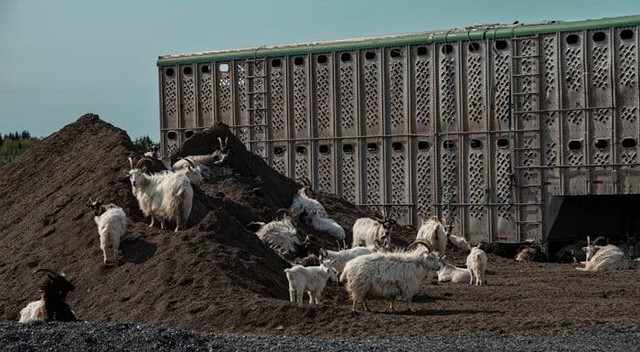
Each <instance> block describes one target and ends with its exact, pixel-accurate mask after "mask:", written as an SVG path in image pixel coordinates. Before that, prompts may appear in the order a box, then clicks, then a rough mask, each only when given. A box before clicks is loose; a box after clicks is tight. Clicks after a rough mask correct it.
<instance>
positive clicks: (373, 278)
mask: <svg viewBox="0 0 640 352" xmlns="http://www.w3.org/2000/svg"><path fill="white" fill-rule="evenodd" d="M420 243H421V244H423V245H424V246H425V247H426V248H427V250H426V251H410V252H386V253H380V252H378V253H372V254H367V255H363V256H359V257H356V258H354V259H352V260H350V261H348V262H347V265H345V267H344V271H343V272H342V275H340V281H342V282H346V289H347V292H349V293H350V294H351V299H352V300H353V306H352V308H351V309H352V310H354V311H355V310H356V306H357V304H358V302H360V301H362V304H363V307H364V310H366V311H368V310H369V308H368V307H367V301H366V299H367V298H386V299H389V300H390V301H391V304H390V306H389V309H391V310H392V311H393V302H394V301H395V300H396V299H400V300H403V301H405V302H407V303H411V300H412V299H413V296H414V295H415V294H416V293H417V292H418V289H419V288H420V284H421V283H422V280H423V279H424V277H425V275H426V274H427V272H428V271H435V270H438V268H439V264H438V262H439V255H438V253H436V252H432V251H431V245H430V244H428V243H424V242H420ZM409 309H410V310H411V308H409Z"/></svg>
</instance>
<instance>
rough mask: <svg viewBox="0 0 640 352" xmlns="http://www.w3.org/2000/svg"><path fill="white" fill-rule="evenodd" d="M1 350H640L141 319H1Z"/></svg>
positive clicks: (565, 340)
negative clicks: (210, 329)
mask: <svg viewBox="0 0 640 352" xmlns="http://www.w3.org/2000/svg"><path fill="white" fill-rule="evenodd" d="M0 350H1V351H3V352H31V351H64V352H76V351H78V352H81V351H82V352H87V351H109V352H114V351H135V352H146V351H149V352H163V351H173V352H182V351H184V352H187V351H188V352H197V351H258V350H260V351H302V350H305V351H424V350H433V351H482V350H490V351H582V352H584V351H639V350H640V334H638V333H631V334H630V333H624V334H621V333H607V332H603V331H600V332H596V333H593V334H589V335H583V334H580V335H575V334H568V335H556V336H536V335H513V334H502V335H473V336H469V335H464V336H448V337H410V336H408V337H393V338H367V339H343V338H341V339H337V340H325V339H310V338H305V337H286V336H285V337H277V336H264V335H240V334H225V333H222V334H218V333H216V334H205V333H196V332H190V331H185V330H178V329H173V328H165V327H158V326H151V325H141V324H104V323H88V322H77V323H48V324H42V323H39V324H27V325H22V324H18V323H0Z"/></svg>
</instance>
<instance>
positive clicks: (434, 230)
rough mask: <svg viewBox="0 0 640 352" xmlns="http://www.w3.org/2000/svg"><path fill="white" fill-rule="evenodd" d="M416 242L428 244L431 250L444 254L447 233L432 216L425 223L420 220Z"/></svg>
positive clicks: (435, 217) (436, 218)
mask: <svg viewBox="0 0 640 352" xmlns="http://www.w3.org/2000/svg"><path fill="white" fill-rule="evenodd" d="M416 240H421V241H425V242H427V243H430V244H431V246H432V247H433V249H434V250H435V251H437V252H439V253H440V254H444V252H445V250H446V249H447V233H446V231H445V230H444V226H443V225H442V223H441V222H440V220H438V217H437V216H432V217H431V218H429V220H427V221H426V222H425V221H424V220H422V226H420V229H419V230H418V234H417V235H416Z"/></svg>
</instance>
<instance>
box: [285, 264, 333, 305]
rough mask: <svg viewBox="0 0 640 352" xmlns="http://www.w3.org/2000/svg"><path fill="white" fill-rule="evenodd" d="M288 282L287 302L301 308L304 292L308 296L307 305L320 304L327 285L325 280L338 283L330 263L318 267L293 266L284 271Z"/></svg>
mask: <svg viewBox="0 0 640 352" xmlns="http://www.w3.org/2000/svg"><path fill="white" fill-rule="evenodd" d="M284 273H285V275H286V276H287V280H288V281H289V300H290V301H291V303H298V305H300V306H302V296H303V295H304V293H305V292H307V294H308V295H309V304H316V305H318V304H320V297H321V295H322V291H324V288H325V286H326V285H327V280H328V279H331V281H335V282H337V281H338V278H337V275H336V271H335V270H334V269H333V268H332V267H331V262H330V261H328V260H325V261H323V262H322V263H321V264H320V266H306V267H305V266H302V265H294V266H293V267H291V268H288V269H284Z"/></svg>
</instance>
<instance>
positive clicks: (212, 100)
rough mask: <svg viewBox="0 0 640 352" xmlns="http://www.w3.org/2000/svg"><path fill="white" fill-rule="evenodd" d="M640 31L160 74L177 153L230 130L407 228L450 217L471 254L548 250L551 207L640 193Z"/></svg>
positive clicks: (370, 49)
mask: <svg viewBox="0 0 640 352" xmlns="http://www.w3.org/2000/svg"><path fill="white" fill-rule="evenodd" d="M639 24H640V16H630V17H625V18H620V19H603V20H595V21H585V22H577V23H570V24H563V23H556V24H554V23H551V24H541V25H536V26H526V25H525V26H522V25H503V26H492V27H491V26H490V27H482V26H480V27H477V28H472V29H466V30H453V31H447V32H434V33H427V34H418V35H407V36H398V37H386V38H374V39H371V40H366V39H365V40H360V41H357V40H356V41H352V42H336V43H331V42H329V43H319V44H308V45H302V46H286V47H279V48H259V49H248V50H238V51H233V50H232V51H224V52H214V53H206V54H198V55H188V56H179V57H165V58H161V59H160V60H159V61H158V66H159V84H160V113H161V118H160V122H161V132H162V133H161V136H162V145H163V148H165V150H167V149H172V148H176V147H177V146H178V145H179V144H180V143H182V142H184V140H185V139H187V138H189V133H192V132H193V131H197V130H201V129H204V128H208V127H209V126H211V125H212V124H213V123H216V122H219V121H220V122H224V123H226V124H229V125H230V126H231V128H232V129H233V131H234V132H235V133H236V134H237V135H238V137H239V138H240V140H242V141H243V142H244V143H245V145H246V146H247V147H248V148H249V149H250V150H252V151H253V152H255V153H257V154H258V155H261V156H262V157H263V158H264V159H265V161H266V162H268V163H269V164H270V165H271V166H273V167H274V168H275V169H276V170H278V171H279V172H281V173H283V174H285V175H287V176H289V177H292V178H295V179H301V178H305V177H308V178H309V179H311V180H312V183H313V185H314V186H315V187H316V188H317V189H318V190H320V191H325V192H332V193H338V194H339V195H341V196H342V197H344V198H345V199H347V200H349V201H352V202H354V203H357V204H361V205H367V206H371V207H374V208H377V209H378V210H382V209H385V210H386V211H387V212H388V214H390V215H391V216H393V217H395V218H396V219H397V220H398V221H399V222H400V223H403V224H412V225H414V226H415V227H416V228H417V227H418V226H419V225H420V223H421V219H424V218H426V217H429V216H431V215H440V216H441V217H442V218H443V220H444V221H445V222H446V223H447V225H451V226H452V230H453V232H454V233H457V234H461V235H464V236H466V237H467V238H468V239H470V240H471V241H472V242H479V241H482V240H499V241H522V240H533V241H542V240H544V236H545V234H546V231H547V230H548V228H547V227H546V226H547V225H546V224H545V222H544V220H545V219H546V218H545V216H546V213H545V211H546V210H545V209H546V207H547V205H548V204H549V200H550V198H551V197H553V196H565V195H603V194H604V195H609V194H630V193H639V192H640V182H639V181H640V168H638V166H639V165H638V162H639V160H638V152H639V150H638V148H639V147H638V143H639V141H638V136H639V135H640V126H639V123H640V106H639V99H640V98H639V96H640V94H639V89H638V86H639V81H638V75H639V73H638V69H639V61H638V47H639V45H638V43H639V42H638V34H639V33H638V25H639ZM190 131H191V132H190Z"/></svg>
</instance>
